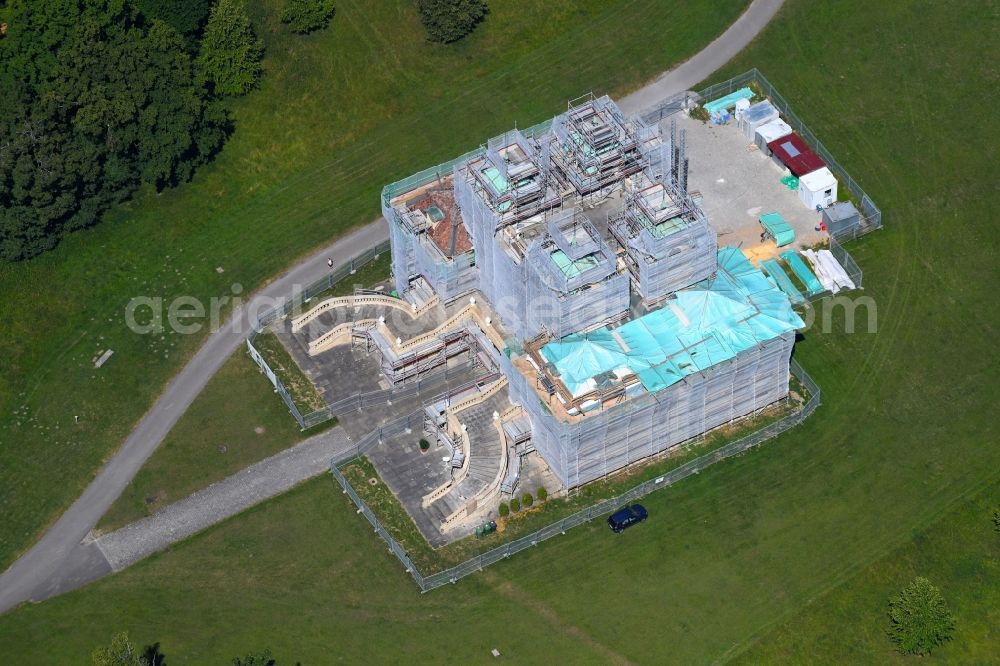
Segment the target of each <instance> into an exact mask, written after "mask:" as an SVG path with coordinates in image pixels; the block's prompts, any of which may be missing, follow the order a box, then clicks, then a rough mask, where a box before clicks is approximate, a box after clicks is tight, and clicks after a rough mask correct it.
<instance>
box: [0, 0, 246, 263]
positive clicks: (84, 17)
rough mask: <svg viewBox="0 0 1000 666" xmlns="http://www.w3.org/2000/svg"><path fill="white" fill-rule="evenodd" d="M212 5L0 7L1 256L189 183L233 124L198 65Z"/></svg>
mask: <svg viewBox="0 0 1000 666" xmlns="http://www.w3.org/2000/svg"><path fill="white" fill-rule="evenodd" d="M210 8H211V3H210V2H209V0H174V1H170V0H139V1H138V2H133V1H132V0H46V2H35V1H32V0H13V1H12V2H9V3H7V6H5V7H3V8H2V9H0V12H2V14H0V20H2V23H3V24H4V28H3V35H2V36H0V90H3V94H2V95H0V258H3V259H5V260H18V259H24V258H27V257H31V256H33V255H36V254H38V253H40V252H43V251H45V250H47V249H49V248H51V247H53V246H54V245H55V244H56V243H57V242H58V240H59V238H60V237H61V236H62V235H63V234H65V233H67V232H69V231H72V230H74V229H79V228H82V227H86V226H89V225H91V224H93V223H95V222H96V221H97V220H98V219H99V217H100V215H101V213H102V212H103V211H104V210H106V209H107V208H108V206H110V205H111V204H113V203H115V202H118V201H122V200H124V199H127V198H128V197H129V196H130V195H131V194H132V193H133V192H134V191H135V190H136V188H138V187H139V186H140V184H142V183H148V184H150V185H152V186H155V187H156V188H161V189H162V188H165V187H170V186H172V185H175V184H177V183H180V182H183V181H185V180H188V179H189V178H190V177H191V175H192V173H193V172H194V170H195V169H196V168H197V167H198V166H199V165H201V164H203V163H204V162H206V161H207V160H209V159H210V158H211V157H212V155H213V154H215V153H216V152H217V151H218V150H219V149H220V147H221V146H222V144H223V142H224V140H225V138H226V135H227V133H228V132H229V131H230V123H229V120H228V118H227V114H226V112H225V110H224V109H223V107H222V105H221V103H220V96H219V95H218V94H217V93H216V91H215V90H214V86H213V83H212V81H211V79H210V78H209V77H207V76H206V75H205V74H204V73H203V72H202V71H201V70H200V68H199V66H198V52H199V48H200V41H201V39H202V36H203V32H205V28H206V26H207V25H208V23H209V13H210Z"/></svg>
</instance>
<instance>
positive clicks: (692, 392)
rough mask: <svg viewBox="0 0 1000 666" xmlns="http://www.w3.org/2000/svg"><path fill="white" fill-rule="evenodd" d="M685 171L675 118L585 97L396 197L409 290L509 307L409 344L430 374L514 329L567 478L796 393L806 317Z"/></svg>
mask: <svg viewBox="0 0 1000 666" xmlns="http://www.w3.org/2000/svg"><path fill="white" fill-rule="evenodd" d="M687 174H688V160H687V157H686V155H685V135H684V132H683V131H682V132H680V134H679V136H678V133H677V129H676V123H674V122H672V123H671V125H670V133H669V135H668V136H662V135H661V133H660V130H659V127H658V126H657V125H652V126H648V125H646V124H645V123H643V122H642V120H641V119H639V118H626V117H625V116H624V115H623V114H622V113H621V111H620V110H619V109H618V107H617V106H616V105H615V103H614V102H613V101H611V100H610V99H609V98H608V97H599V98H598V97H594V96H593V95H590V96H587V97H585V98H583V99H581V100H577V101H576V102H572V103H570V104H569V108H568V110H567V111H566V112H565V113H563V114H560V115H559V116H556V117H555V118H554V119H553V120H552V121H551V122H549V123H543V124H541V125H538V126H535V127H532V128H530V129H527V130H522V131H518V130H512V131H510V132H507V133H505V134H503V135H501V136H498V137H495V138H494V139H491V140H489V141H488V142H487V144H486V145H485V146H482V147H480V148H479V149H477V150H475V151H473V152H471V153H468V154H466V155H463V156H462V157H460V158H458V159H456V160H453V161H452V162H449V163H448V164H445V165H441V166H440V167H437V168H434V169H428V170H427V171H424V172H422V173H420V174H416V175H415V176H413V177H411V178H408V179H406V180H405V181H401V182H400V183H395V184H393V185H389V186H387V187H386V188H385V190H384V191H383V196H382V208H383V212H384V213H385V216H386V219H387V220H388V222H389V226H390V239H391V241H392V260H393V276H394V279H395V285H396V289H397V290H398V291H400V292H406V291H407V290H410V292H409V294H410V295H412V294H414V293H416V291H417V289H418V288H419V289H424V290H425V289H426V287H424V286H423V285H424V284H427V285H430V287H431V288H432V289H433V290H434V292H435V293H436V294H437V295H438V296H440V298H441V300H442V301H443V302H445V303H450V304H451V306H452V307H456V306H457V304H456V303H455V299H457V297H458V296H461V295H464V294H470V293H472V294H474V295H475V296H476V297H480V296H481V297H483V298H485V299H486V300H487V301H488V302H489V305H490V306H491V308H492V313H494V316H496V317H497V318H498V321H496V322H491V320H490V319H488V318H487V319H485V320H484V322H485V325H486V326H487V328H490V327H492V330H491V333H492V334H493V337H492V338H490V337H489V336H484V335H472V336H463V335H462V334H461V332H460V331H457V330H456V331H451V330H449V332H448V333H447V336H448V337H446V338H444V337H442V338H440V339H435V340H432V341H430V340H429V341H427V342H426V344H425V345H423V346H421V347H420V348H419V349H418V348H413V349H409V348H408V352H407V353H408V354H411V355H416V354H419V355H421V357H420V364H419V365H420V367H421V368H423V366H424V363H425V361H424V359H428V360H427V361H426V362H427V363H431V362H433V363H438V364H442V363H444V362H445V361H446V360H447V358H448V357H450V356H451V355H452V354H453V353H454V354H457V353H462V352H463V351H465V350H467V349H468V350H470V351H473V353H475V352H474V350H472V346H473V345H474V344H486V345H489V344H490V343H489V340H493V341H494V343H496V341H497V340H498V339H503V340H505V341H506V345H503V344H499V343H496V344H494V345H493V346H492V347H491V348H490V349H489V350H488V351H489V354H490V355H491V356H493V357H494V358H495V359H496V362H497V363H499V365H500V371H501V372H502V373H503V374H504V375H505V376H506V378H507V381H508V382H509V396H510V400H511V402H513V403H515V404H517V405H520V406H521V407H522V408H523V409H524V413H525V415H526V417H527V420H528V421H529V422H530V424H531V442H532V445H533V446H534V449H535V450H537V451H538V452H539V453H540V454H541V455H542V457H543V458H544V459H545V461H546V463H547V464H548V466H549V467H550V469H551V470H552V472H553V473H554V474H555V475H556V476H557V477H558V478H559V479H560V481H561V482H562V483H563V484H564V485H565V486H566V487H575V486H578V485H580V484H583V483H587V482H588V481H591V480H593V479H596V478H599V477H601V476H604V475H607V474H610V473H612V472H614V471H616V470H617V469H620V468H621V467H624V466H625V465H628V464H631V463H634V462H636V461H638V460H641V459H643V458H646V457H648V456H651V455H655V454H657V453H660V452H662V451H665V450H667V449H669V448H671V447H673V446H675V445H677V444H678V443H680V442H683V441H686V440H689V439H691V438H692V437H696V436H698V435H700V434H701V433H704V432H705V431H707V430H710V429H712V428H714V427H717V426H719V425H722V424H724V423H728V422H730V421H732V420H734V419H736V418H739V417H742V416H745V415H747V414H751V413H753V412H755V411H757V410H760V409H762V408H764V407H766V406H768V405H770V404H772V403H774V402H775V401H777V400H780V399H782V398H784V397H785V396H786V395H787V394H788V377H789V372H788V370H789V359H790V355H791V349H792V345H793V344H794V340H795V331H796V330H797V329H798V328H800V327H801V326H802V325H803V324H802V320H801V319H800V318H799V317H798V315H796V314H795V312H794V311H793V310H792V309H791V305H790V303H789V300H788V297H787V296H786V295H785V294H784V293H783V292H782V291H781V290H780V289H778V288H777V287H776V286H775V285H774V283H772V282H771V281H770V280H768V278H766V277H765V276H764V275H763V274H762V273H761V272H760V271H759V270H758V269H756V268H755V267H754V266H753V265H752V264H750V263H749V261H748V260H747V259H746V258H745V257H744V256H743V254H742V253H741V252H740V251H739V250H737V249H735V248H722V249H719V248H718V247H717V239H716V233H715V231H714V230H713V228H712V226H711V225H710V223H709V220H708V219H707V218H706V216H705V214H704V212H703V211H702V209H701V208H700V206H699V205H698V204H697V203H696V198H694V197H692V196H691V194H689V193H688V190H687ZM421 277H422V278H424V279H423V280H420V279H419V278H421ZM413 285H416V286H413ZM411 286H413V287H412V288H411ZM477 340H478V341H479V342H478V343H477V342H476V341H477ZM483 340H486V342H483ZM387 342H391V341H389V340H388V339H387ZM383 346H384V347H386V349H381V348H379V349H378V351H379V354H380V358H381V360H382V366H383V371H384V372H385V373H386V374H387V375H389V374H393V373H395V374H396V375H400V376H403V378H404V379H405V372H404V369H405V368H409V367H410V366H413V365H416V364H413V363H408V364H405V363H403V361H408V360H409V359H397V358H395V356H394V353H395V352H394V347H393V345H391V344H386V345H383ZM500 347H504V348H503V349H501V348H500ZM397 366H398V367H397ZM421 371H422V370H421Z"/></svg>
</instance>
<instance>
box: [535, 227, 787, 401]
mask: <svg viewBox="0 0 1000 666" xmlns="http://www.w3.org/2000/svg"><path fill="white" fill-rule="evenodd" d="M718 260H719V270H718V273H717V274H716V276H715V277H714V278H712V279H711V280H706V281H704V282H701V283H699V284H697V285H694V286H692V287H689V288H687V289H683V290H681V291H679V292H677V293H676V294H675V296H674V298H672V299H671V300H669V301H668V302H667V305H666V306H664V307H662V308H660V309H659V310H655V311H653V312H650V313H648V314H646V315H644V316H642V317H640V318H638V319H634V320H632V321H630V322H627V323H625V324H622V325H621V326H618V327H617V328H614V329H608V328H600V329H597V330H595V331H591V332H589V333H574V334H573V335H568V336H566V337H564V338H561V339H559V340H554V341H552V342H549V343H548V344H546V345H545V346H544V347H542V349H541V353H542V356H543V357H544V358H545V360H546V361H548V362H549V363H551V364H552V365H553V366H554V367H555V371H556V373H557V374H558V375H559V377H560V379H561V380H562V382H563V383H564V384H565V385H566V388H567V389H568V390H569V391H570V393H572V394H573V396H574V397H575V396H579V395H583V394H584V393H587V392H589V391H591V390H593V389H594V388H595V387H596V386H597V385H598V383H599V382H601V381H602V380H603V379H604V378H605V377H608V376H609V375H614V376H615V377H616V378H618V379H621V378H622V377H624V376H626V375H628V374H633V373H634V374H635V375H636V376H637V377H638V378H639V381H640V382H641V383H642V385H643V387H644V388H645V389H646V390H647V391H649V392H650V393H655V392H656V391H659V390H661V389H664V388H666V387H668V386H670V385H672V384H675V383H677V382H678V381H680V380H681V379H683V378H684V377H686V376H687V375H690V374H692V373H694V372H698V371H701V370H705V369H707V368H710V367H712V366H713V365H716V364H717V363H721V362H723V361H726V360H728V359H731V358H733V357H734V356H736V355H737V354H739V353H740V352H742V351H744V350H747V349H751V348H752V347H754V346H756V345H758V344H760V343H762V342H765V341H767V340H771V339H774V338H777V337H780V336H781V335H784V334H785V333H788V332H790V331H795V330H797V329H799V328H802V327H803V326H804V325H805V324H804V323H803V321H802V319H801V318H800V317H799V316H798V315H797V314H796V313H795V311H794V310H792V307H791V304H790V303H789V301H788V296H787V295H785V294H784V293H783V292H782V291H780V290H779V289H778V288H777V287H776V286H775V284H774V283H773V282H772V281H771V280H769V279H768V278H767V277H765V276H764V274H763V273H761V272H760V270H758V269H757V268H755V267H754V265H753V264H751V263H750V262H749V261H748V260H747V258H746V257H745V256H743V253H742V252H740V251H739V250H738V249H736V248H732V247H724V248H721V249H720V250H719V252H718Z"/></svg>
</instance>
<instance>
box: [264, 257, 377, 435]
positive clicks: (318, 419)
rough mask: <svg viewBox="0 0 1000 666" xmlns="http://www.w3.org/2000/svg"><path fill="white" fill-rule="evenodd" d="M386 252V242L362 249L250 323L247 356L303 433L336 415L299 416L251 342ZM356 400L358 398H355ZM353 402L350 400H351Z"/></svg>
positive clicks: (328, 411)
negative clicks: (251, 328) (362, 250)
mask: <svg viewBox="0 0 1000 666" xmlns="http://www.w3.org/2000/svg"><path fill="white" fill-rule="evenodd" d="M388 251H389V241H383V242H381V243H379V244H378V245H376V246H375V247H373V248H371V249H368V250H365V251H364V252H362V253H361V254H359V255H357V256H355V257H352V258H351V259H349V260H347V261H345V262H344V263H343V264H341V265H340V266H337V267H336V268H335V269H333V270H332V271H330V272H329V273H328V274H326V275H324V276H323V277H322V278H321V279H319V280H316V281H315V282H313V283H312V284H310V285H308V286H307V287H306V288H305V289H303V290H302V291H301V292H298V293H293V294H292V295H291V296H290V297H289V298H286V299H285V300H283V301H282V302H281V303H280V304H279V305H276V306H275V307H273V308H271V309H269V310H266V311H264V312H262V313H261V314H259V315H257V321H256V322H255V323H254V326H253V330H251V331H250V335H249V336H247V341H246V342H247V353H248V354H250V358H252V359H253V360H254V363H256V364H257V365H258V366H259V367H260V369H261V372H263V373H264V376H265V377H267V379H268V381H270V382H271V385H272V386H274V392H275V393H277V394H278V395H279V396H281V399H282V400H284V402H285V405H287V406H288V411H289V412H291V413H292V416H293V417H294V418H295V421H296V422H297V423H298V424H299V428H301V429H302V430H306V429H308V428H311V427H313V426H315V425H318V424H320V423H323V422H324V421H328V420H329V419H332V418H333V417H334V416H336V412H334V411H333V410H331V409H330V408H329V407H327V408H325V409H321V410H317V411H315V412H311V413H308V414H302V412H301V411H300V410H299V408H298V407H297V406H296V404H295V400H293V399H292V396H291V394H290V393H289V392H288V389H286V388H285V385H284V384H283V383H282V381H281V379H280V378H279V377H278V376H277V375H276V374H275V372H274V370H273V369H272V368H271V366H270V365H268V363H267V359H265V358H264V356H263V355H262V354H261V353H260V351H259V350H258V349H257V348H256V347H254V345H253V343H254V340H255V339H256V338H257V336H258V335H259V334H260V333H261V332H262V331H263V330H264V329H265V328H267V327H268V326H270V325H271V324H272V323H274V322H275V321H278V320H279V319H281V318H282V317H284V316H285V315H287V314H288V313H289V312H297V311H299V310H301V308H302V306H303V305H304V304H305V303H306V302H308V301H309V300H311V299H312V298H313V297H314V296H316V295H317V294H321V293H323V292H324V291H326V290H327V289H330V288H332V287H333V285H335V284H337V283H338V282H340V281H341V280H344V279H346V278H348V277H350V276H351V275H353V274H354V273H355V272H356V271H357V270H358V269H359V268H361V267H362V266H364V265H365V264H367V263H369V262H371V261H374V260H376V259H378V258H379V256H380V255H381V254H382V253H384V252H388ZM357 397H358V398H360V396H357ZM353 400H354V399H353V398H352V401H353Z"/></svg>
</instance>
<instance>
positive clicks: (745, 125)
mask: <svg viewBox="0 0 1000 666" xmlns="http://www.w3.org/2000/svg"><path fill="white" fill-rule="evenodd" d="M777 119H778V110H777V109H776V108H774V105H773V104H771V102H770V101H768V100H766V99H765V100H764V101H763V102H757V103H756V104H754V105H753V106H751V107H750V108H748V109H747V110H746V111H744V112H743V113H742V114H739V115H737V116H736V124H737V126H738V127H739V128H740V131H741V132H743V136H745V137H746V138H748V139H750V140H751V141H753V140H754V135H755V134H756V133H757V128H758V127H760V126H761V125H766V124H767V123H769V122H771V121H772V120H777Z"/></svg>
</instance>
